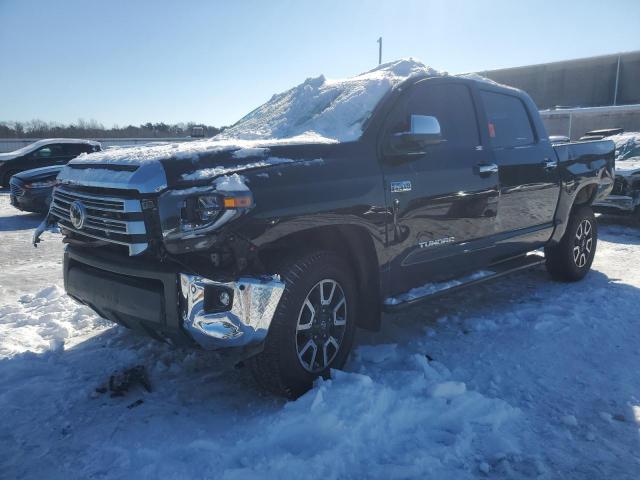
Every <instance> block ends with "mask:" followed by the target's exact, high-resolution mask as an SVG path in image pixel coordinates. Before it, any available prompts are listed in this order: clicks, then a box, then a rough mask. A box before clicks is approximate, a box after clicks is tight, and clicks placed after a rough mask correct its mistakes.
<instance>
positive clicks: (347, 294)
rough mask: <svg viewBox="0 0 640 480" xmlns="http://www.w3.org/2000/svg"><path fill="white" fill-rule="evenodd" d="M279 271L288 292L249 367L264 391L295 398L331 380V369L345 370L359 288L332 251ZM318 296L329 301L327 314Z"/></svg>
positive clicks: (303, 256)
mask: <svg viewBox="0 0 640 480" xmlns="http://www.w3.org/2000/svg"><path fill="white" fill-rule="evenodd" d="M276 271H277V272H278V273H279V274H280V276H281V279H282V280H283V281H284V283H285V290H284V293H283V294H282V298H281V299H280V303H279V305H278V308H277V309H276V313H275V315H274V317H273V320H272V322H271V326H270V328H269V333H268V334H267V338H266V340H265V344H264V349H263V350H262V352H261V353H259V354H257V355H256V356H254V357H252V358H250V359H249V360H248V361H247V364H248V366H249V368H250V370H251V373H252V374H253V377H254V378H255V379H256V381H257V382H258V384H259V385H260V386H261V387H262V388H264V389H265V390H268V391H270V392H272V393H275V394H276V395H281V396H285V397H287V398H291V399H293V398H297V397H298V396H300V395H302V394H303V393H305V392H306V391H307V390H309V389H310V388H311V386H312V384H313V380H314V379H316V378H318V377H319V376H322V377H324V378H328V377H329V375H330V370H331V369H332V368H337V369H340V368H342V367H343V366H344V363H345V362H346V360H347V358H348V356H349V352H350V350H351V346H352V345H353V339H354V336H355V329H356V319H355V315H356V312H357V311H358V309H357V300H358V299H357V293H356V292H357V289H356V284H355V281H354V278H353V274H352V272H351V270H350V268H349V265H348V264H347V262H346V261H345V260H344V259H343V258H342V257H340V256H339V255H337V254H335V253H333V252H326V251H320V252H313V253H307V254H300V255H297V256H294V257H292V258H290V259H288V260H286V261H284V262H283V263H282V264H281V266H280V267H278V268H277V269H276ZM331 282H333V283H331ZM320 295H322V297H323V298H324V300H325V301H326V300H327V299H328V300H329V304H328V305H325V306H324V309H323V307H322V306H321V305H320V303H321V298H320ZM341 298H344V301H345V304H344V305H342V306H341V305H338V304H339V303H341ZM307 300H308V302H307ZM309 305H311V306H309ZM312 309H313V310H314V311H315V312H316V313H315V314H314V313H313V312H312ZM332 310H333V311H334V312H335V313H333V314H332V313H331V311H332ZM321 312H322V313H321ZM331 316H333V319H332V318H331ZM334 319H335V321H334ZM343 321H344V323H343ZM331 339H333V340H331ZM336 343H337V344H338V348H335V345H336ZM310 344H313V345H315V346H310ZM323 346H324V349H323ZM314 349H315V353H314ZM325 354H326V358H325Z"/></svg>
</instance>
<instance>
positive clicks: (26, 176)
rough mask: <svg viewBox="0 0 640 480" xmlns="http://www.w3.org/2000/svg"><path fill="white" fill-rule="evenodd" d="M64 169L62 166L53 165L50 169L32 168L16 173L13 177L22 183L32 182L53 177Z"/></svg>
mask: <svg viewBox="0 0 640 480" xmlns="http://www.w3.org/2000/svg"><path fill="white" fill-rule="evenodd" d="M63 168H64V167H63V166H62V165H54V166H51V167H41V168H34V169H33V170H25V171H24V172H20V173H16V174H15V175H14V177H16V178H19V179H20V180H22V181H23V182H32V181H34V180H40V179H43V178H49V177H55V176H57V175H58V174H59V173H60V171H61V170H62V169H63Z"/></svg>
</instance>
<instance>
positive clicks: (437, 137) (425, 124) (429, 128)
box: [385, 115, 444, 155]
mask: <svg viewBox="0 0 640 480" xmlns="http://www.w3.org/2000/svg"><path fill="white" fill-rule="evenodd" d="M443 141H444V139H443V138H442V131H441V129H440V122H438V119H437V118H436V117H431V116H429V115H411V127H410V129H409V131H408V132H399V133H393V134H391V136H390V138H389V140H388V142H387V147H386V148H385V150H386V152H385V153H387V154H389V155H421V154H424V153H425V152H424V147H426V146H428V145H437V144H439V143H442V142H443Z"/></svg>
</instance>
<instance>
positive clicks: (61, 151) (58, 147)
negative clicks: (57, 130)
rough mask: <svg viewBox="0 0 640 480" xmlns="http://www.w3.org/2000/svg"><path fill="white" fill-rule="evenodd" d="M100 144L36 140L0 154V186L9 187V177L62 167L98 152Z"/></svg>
mask: <svg viewBox="0 0 640 480" xmlns="http://www.w3.org/2000/svg"><path fill="white" fill-rule="evenodd" d="M100 150H101V146H100V143H98V142H94V141H93V140H82V139H75V138H47V139H44V140H38V141H37V142H33V143H31V144H29V145H27V146H25V147H22V148H20V149H18V150H14V151H13V152H7V153H0V185H2V186H3V187H8V186H9V180H11V177H12V176H13V175H15V174H16V173H19V172H24V171H25V170H31V169H34V168H41V167H49V166H52V165H64V164H65V163H67V162H68V161H69V160H71V159H72V158H75V157H77V156H78V155H80V154H82V153H91V152H99V151H100Z"/></svg>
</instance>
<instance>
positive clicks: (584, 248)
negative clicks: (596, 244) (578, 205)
mask: <svg viewBox="0 0 640 480" xmlns="http://www.w3.org/2000/svg"><path fill="white" fill-rule="evenodd" d="M573 245H574V246H573V261H574V262H575V264H576V266H577V267H578V268H582V267H584V266H585V265H586V264H587V262H588V261H589V258H590V257H591V250H592V248H593V225H591V221H590V220H587V219H585V220H582V221H581V222H580V224H579V225H578V228H577V229H576V235H575V238H574V241H573Z"/></svg>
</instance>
